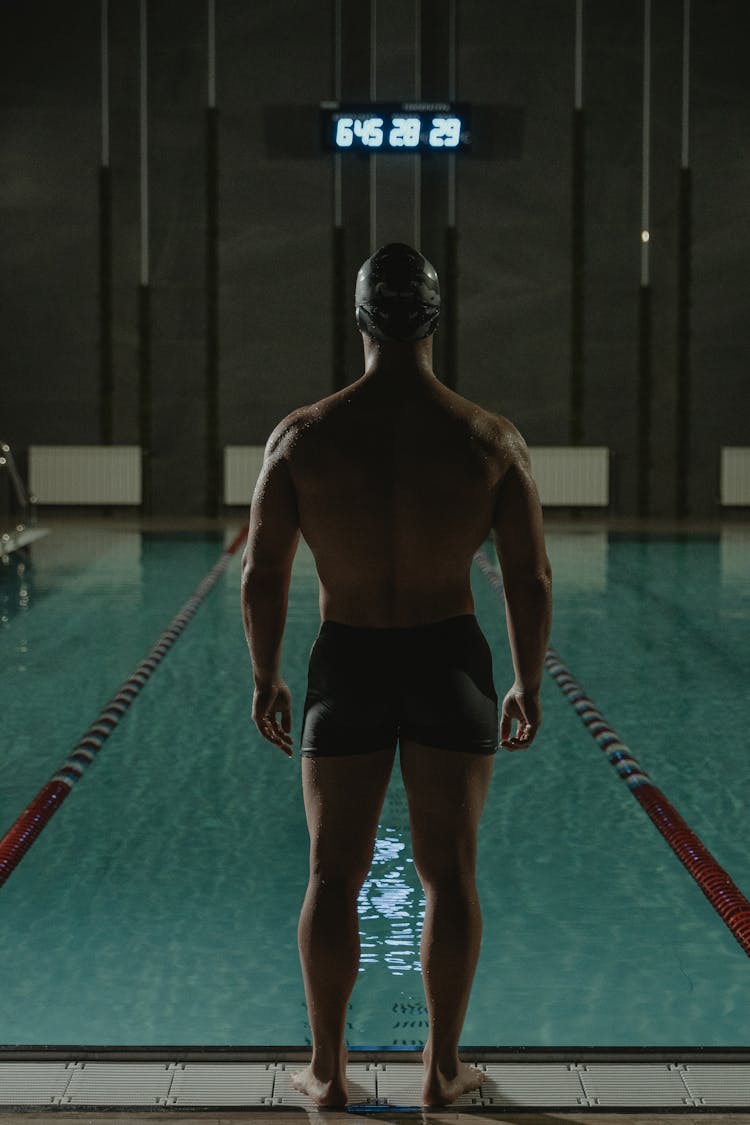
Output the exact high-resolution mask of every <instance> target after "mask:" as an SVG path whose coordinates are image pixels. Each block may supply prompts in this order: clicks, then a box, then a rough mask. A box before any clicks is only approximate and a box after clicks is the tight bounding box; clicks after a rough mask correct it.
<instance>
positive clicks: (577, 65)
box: [573, 0, 583, 109]
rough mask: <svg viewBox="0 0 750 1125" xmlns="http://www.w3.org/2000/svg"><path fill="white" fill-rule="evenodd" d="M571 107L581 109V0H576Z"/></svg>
mask: <svg viewBox="0 0 750 1125" xmlns="http://www.w3.org/2000/svg"><path fill="white" fill-rule="evenodd" d="M573 106H574V108H575V109H583V0H576V30H575V60H574V88H573Z"/></svg>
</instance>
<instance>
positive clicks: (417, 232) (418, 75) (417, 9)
mask: <svg viewBox="0 0 750 1125" xmlns="http://www.w3.org/2000/svg"><path fill="white" fill-rule="evenodd" d="M421 97H422V0H414V98H415V100H416V101H420V99H421ZM412 159H413V161H414V237H413V239H412V243H413V245H414V246H416V247H417V249H419V247H420V246H421V244H422V156H421V154H420V153H415V154H414V156H413V157H412Z"/></svg>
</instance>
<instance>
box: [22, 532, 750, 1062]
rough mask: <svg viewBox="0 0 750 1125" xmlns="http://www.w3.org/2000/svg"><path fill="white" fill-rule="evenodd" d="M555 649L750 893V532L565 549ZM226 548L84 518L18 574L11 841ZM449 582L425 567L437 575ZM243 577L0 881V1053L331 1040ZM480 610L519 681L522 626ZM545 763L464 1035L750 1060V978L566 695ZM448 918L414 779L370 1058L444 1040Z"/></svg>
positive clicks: (367, 893) (488, 836)
mask: <svg viewBox="0 0 750 1125" xmlns="http://www.w3.org/2000/svg"><path fill="white" fill-rule="evenodd" d="M548 545H549V553H550V557H551V559H552V563H553V568H554V571H555V618H554V625H553V636H552V640H553V643H554V644H555V647H556V648H557V649H558V651H559V653H560V655H561V657H562V659H563V660H564V661H565V662H566V663H567V664H568V666H569V667H570V668H571V670H572V671H573V673H574V674H575V675H576V677H577V678H578V679H579V680H580V681H581V682H582V683H583V685H584V687H585V688H586V690H587V691H588V693H589V694H590V695H591V697H592V698H593V699H594V701H595V703H596V704H597V706H598V707H599V708H600V709H601V710H602V711H603V712H604V715H605V716H606V718H607V719H608V721H609V723H610V724H611V725H612V726H613V727H615V729H616V730H617V731H618V733H619V734H620V736H621V737H622V739H623V740H624V741H625V742H626V743H627V744H628V745H629V746H630V747H631V749H632V751H633V752H634V753H635V755H636V757H637V758H638V759H639V760H640V762H641V764H642V765H643V766H644V767H645V769H646V770H647V771H648V772H649V773H650V775H651V777H652V779H653V781H654V784H656V785H658V786H659V787H660V788H661V789H662V790H663V792H664V793H665V794H666V796H667V797H668V798H669V799H670V800H671V802H672V803H673V804H674V805H675V806H676V807H677V809H678V810H679V812H680V813H681V814H682V816H683V817H684V818H685V819H686V820H687V821H688V823H689V824H690V825H691V827H692V828H693V829H694V830H695V831H696V832H697V833H698V834H699V835H700V836H701V838H702V839H703V842H704V844H705V845H706V846H707V847H708V848H709V850H710V851H712V852H713V854H714V856H715V857H716V859H717V860H718V861H719V862H720V863H721V864H722V865H724V866H725V867H726V868H727V870H728V871H729V874H730V875H731V876H732V878H733V879H734V880H735V882H736V883H737V884H738V885H739V887H740V888H741V889H742V890H743V891H744V892H745V894H749V893H750V848H748V839H747V835H748V833H747V826H746V822H747V813H746V808H747V801H748V794H749V793H750V762H749V761H748V756H747V753H746V749H745V738H744V735H745V727H746V723H747V717H748V716H747V711H748V708H747V702H746V699H747V688H746V680H747V658H746V643H747V635H748V621H749V620H750V594H749V593H748V586H747V581H746V575H747V573H748V572H749V571H750V568H749V566H748V563H749V562H750V537H749V536H748V535H747V534H746V533H745V532H743V531H742V529H740V528H734V529H729V530H727V531H724V532H723V533H722V534H721V535H716V536H707V537H703V538H700V537H676V538H674V537H673V538H669V537H661V538H659V537H650V538H635V537H626V536H617V535H613V534H607V533H606V532H605V531H601V532H599V531H592V532H575V531H565V532H550V533H549V535H548ZM221 549H222V539H221V538H220V537H218V536H215V535H203V536H195V535H185V534H158V533H149V532H143V533H141V532H135V531H125V530H121V531H119V530H117V528H116V527H113V528H112V529H111V530H103V529H102V528H93V527H92V528H74V527H71V528H68V529H65V528H64V527H62V526H61V527H59V528H57V529H56V530H55V532H54V533H53V534H52V535H51V536H49V537H48V538H47V539H45V540H42V541H40V543H38V544H37V545H36V547H35V551H34V565H33V567H31V568H29V569H27V571H26V573H25V574H22V575H20V576H19V575H18V574H16V571H15V567H13V566H11V567H4V568H3V569H2V574H1V576H0V618H2V621H1V625H2V629H1V630H0V635H1V636H2V643H3V650H4V651H3V675H2V687H1V688H0V706H1V707H2V715H3V734H4V738H3V745H4V755H3V758H4V769H3V773H2V786H1V791H0V832H4V831H5V830H6V829H7V827H9V825H10V824H11V823H12V821H13V820H14V819H15V817H16V816H17V815H18V814H19V813H20V812H21V810H22V809H23V808H24V807H25V805H26V804H28V802H29V801H30V800H31V799H32V797H33V796H34V795H35V794H36V792H37V791H38V790H39V788H40V787H41V786H42V785H43V784H44V783H45V782H46V781H47V780H48V779H49V777H50V776H51V775H52V774H53V773H54V772H55V770H56V769H57V768H58V767H59V766H60V764H61V763H62V761H63V760H64V759H65V758H66V757H67V754H68V753H69V751H70V749H71V748H72V747H73V746H74V745H75V743H76V742H77V741H78V739H79V738H80V736H81V735H82V733H83V732H84V730H85V729H86V728H87V727H88V726H89V724H90V722H91V721H92V720H93V719H94V718H95V716H96V715H97V714H98V712H99V710H100V708H101V706H102V705H103V703H105V702H106V701H107V700H108V699H109V698H110V697H111V696H112V695H113V694H114V692H115V691H116V689H117V688H118V686H119V684H120V683H121V682H122V681H123V680H124V679H125V677H126V676H127V675H128V674H129V673H130V672H131V671H132V669H133V668H134V667H135V665H136V664H137V663H138V661H139V660H140V659H141V658H142V657H143V656H144V655H145V654H146V652H147V651H148V650H149V649H150V647H151V645H152V644H153V642H154V641H155V640H156V638H157V637H158V635H159V634H160V633H161V631H162V630H163V629H164V628H165V627H166V625H167V624H168V623H169V621H170V620H171V618H172V617H173V616H174V614H175V613H176V612H177V610H178V609H179V607H180V606H181V605H182V604H183V602H184V601H185V600H186V598H187V597H188V596H189V595H190V594H191V593H192V591H193V589H194V588H195V586H196V585H197V584H198V582H199V581H200V579H201V578H202V577H203V576H204V574H205V573H206V572H207V571H208V570H209V569H210V567H211V566H212V565H213V563H214V562H215V561H216V560H217V558H218V557H219V554H220V552H221ZM425 565H426V566H427V565H429V558H428V557H427V556H426V558H425ZM238 585H239V558H238V557H235V559H234V560H233V562H232V564H231V566H230V568H229V570H228V572H227V573H226V574H225V576H224V577H223V578H222V579H221V580H220V582H219V584H218V585H217V587H216V588H215V589H214V590H213V591H212V592H211V593H210V594H209V596H208V598H207V600H206V602H205V603H204V605H203V606H202V607H201V608H200V609H199V611H198V613H197V615H196V617H195V618H194V620H193V621H192V622H191V624H190V625H189V626H188V628H187V629H186V631H185V633H184V634H183V635H182V637H181V638H180V639H179V641H178V642H177V643H176V645H175V646H174V648H173V649H172V651H171V652H170V653H169V655H168V656H167V657H166V659H165V660H164V662H163V663H162V664H161V665H160V667H159V668H158V670H157V671H156V672H155V674H154V676H153V677H152V679H151V680H150V681H149V683H148V685H147V686H146V688H145V689H144V691H143V692H142V693H141V695H140V696H139V697H138V699H137V700H136V702H135V703H134V704H133V706H132V708H131V709H130V711H129V712H128V714H127V716H126V717H125V719H124V720H123V721H122V722H121V724H120V725H119V726H118V727H117V728H116V729H115V731H114V732H113V734H112V735H111V737H110V738H109V740H108V741H107V743H106V744H105V747H104V750H103V751H102V753H101V755H100V757H99V759H98V760H97V762H96V763H95V764H94V765H93V766H92V767H91V769H90V770H88V771H87V773H86V774H85V776H84V777H83V779H82V780H81V781H80V782H79V783H78V784H77V785H76V786H75V788H74V790H73V792H72V794H71V796H70V797H69V798H68V800H67V801H66V802H65V805H64V806H63V807H62V808H61V810H60V812H59V813H58V814H57V815H56V816H55V817H54V818H53V820H52V821H51V822H50V824H49V825H48V826H47V828H46V829H45V830H44V831H43V832H42V834H41V836H40V837H39V839H38V840H37V842H36V843H35V844H34V846H33V847H32V848H31V850H30V851H29V853H28V854H27V856H26V857H25V859H24V860H23V861H22V862H21V864H20V866H19V867H18V869H17V870H16V871H15V873H14V874H13V875H12V876H11V877H10V879H9V880H8V882H7V884H6V885H5V886H4V887H3V888H0V942H2V948H3V950H4V957H3V958H2V961H1V962H0V1042H2V1043H6V1044H10V1043H14V1044H43V1043H46V1044H61V1045H62V1044H111V1045H123V1044H143V1045H150V1044H154V1045H181V1044H183V1045H184V1044H225V1045H230V1044H231V1045H239V1044H268V1045H277V1046H278V1045H291V1044H304V1043H307V1042H309V1027H308V1024H307V1017H306V1012H305V1004H304V994H303V989H302V981H301V976H300V972H299V965H298V959H297V948H296V923H297V916H298V912H299V906H300V903H301V900H302V896H303V894H304V889H305V883H306V876H307V834H306V828H305V820H304V812H303V807H302V800H301V792H300V778H299V758H298V757H296V756H295V758H294V759H293V760H291V761H290V760H288V759H287V758H286V757H285V756H284V755H283V754H281V753H280V752H279V751H277V750H274V749H273V748H272V747H270V746H269V745H268V744H267V743H264V742H262V741H261V739H260V738H259V736H258V735H257V734H256V733H255V730H254V728H253V726H252V724H251V722H250V705H251V699H252V685H251V675H250V666H249V660H248V656H247V651H246V647H245V642H244V638H243V635H242V629H241V624H240V618H239V605H238V601H239V595H238ZM473 585H474V590H475V599H476V607H477V615H478V617H479V620H480V622H481V624H482V626H483V628H484V629H485V632H486V633H487V636H488V638H489V640H490V642H491V645H492V648H493V653H494V656H495V676H496V685H497V689H498V694H499V695H500V696H502V694H504V691H505V689H506V687H507V686H508V685H509V683H510V679H511V665H510V658H509V655H508V652H507V641H506V640H505V636H504V625H503V620H502V613H501V607H500V605H499V603H498V600H497V596H496V594H495V593H494V592H493V591H492V589H491V588H490V586H489V585H488V583H487V581H486V579H485V578H484V577H483V576H482V574H481V573H480V572H479V571H478V570H476V571H475V573H474V575H473ZM317 628H318V610H317V583H316V579H315V572H314V566H313V562H312V558H311V556H310V554H309V552H308V551H307V549H306V548H305V547H304V546H303V547H302V548H301V549H300V552H299V555H298V557H297V561H296V563H295V573H294V580H293V586H292V592H291V597H290V606H289V620H288V627H287V635H286V640H285V646H284V661H283V663H284V674H285V678H286V679H287V682H288V683H289V685H290V688H291V690H292V695H293V700H294V707H295V710H294V719H295V727H294V733H295V736H296V737H297V738H298V736H299V727H300V721H301V709H302V703H303V699H304V689H305V677H306V664H307V657H308V653H309V649H310V646H311V644H312V642H313V640H314V637H315V635H316V632H317ZM543 703H544V708H545V722H544V726H543V729H542V732H541V734H540V735H539V738H538V741H537V744H536V745H535V747H534V748H533V749H532V750H530V751H529V752H528V753H526V754H515V755H512V754H506V753H503V752H502V751H501V752H500V753H499V754H498V756H497V760H496V768H495V774H494V778H493V782H492V789H491V793H490V797H489V800H488V804H487V809H486V812H485V816H484V819H483V822H482V827H481V832H480V854H479V886H480V895H481V898H482V904H483V910H484V919H485V930H484V943H483V948H482V955H481V960H480V964H479V968H478V971H477V977H476V982H475V987H474V991H473V994H472V1000H471V1004H470V1008H469V1013H468V1016H467V1020H466V1024H465V1028H464V1034H463V1040H462V1041H463V1043H464V1044H467V1045H468V1044H472V1045H479V1044H483V1045H498V1046H500V1045H529V1046H573V1045H576V1046H584V1045H592V1046H603V1045H607V1046H615V1045H623V1046H631V1045H638V1046H649V1045H653V1046H658V1045H674V1046H678V1045H703V1046H711V1045H713V1046H730V1045H742V1044H745V1043H746V1040H747V1019H746V1012H747V1003H746V994H747V981H748V959H747V957H746V955H745V954H744V953H743V951H742V950H741V948H740V947H739V945H737V943H736V942H735V941H734V939H733V938H732V936H731V934H730V933H729V931H728V930H727V929H726V927H725V926H724V924H723V923H722V922H721V920H720V919H719V917H718V916H717V914H716V913H715V912H714V910H713V909H712V908H711V906H710V905H709V903H708V902H707V901H706V899H705V898H704V897H703V895H702V894H701V892H700V891H699V890H698V888H697V886H696V885H695V883H694V882H693V881H692V879H691V878H690V877H689V875H688V874H687V872H686V871H685V870H684V868H683V867H682V866H681V864H680V863H679V861H678V860H677V859H676V857H675V856H674V855H673V853H672V852H671V851H670V849H669V848H668V847H667V845H666V843H665V842H664V840H663V839H662V838H661V836H660V835H659V834H658V832H657V831H656V829H655V828H654V827H653V825H652V824H651V823H650V821H649V820H648V818H647V817H646V816H645V814H644V812H643V810H642V809H641V808H640V806H639V805H638V804H637V802H636V801H635V800H634V799H633V797H632V795H631V793H630V792H629V790H628V789H627V787H626V786H625V785H624V784H623V783H622V782H621V781H620V780H619V779H618V777H617V775H616V773H615V771H614V770H613V769H612V768H611V766H610V765H609V764H608V762H607V760H606V758H605V756H604V755H603V754H602V753H601V752H600V751H599V750H598V748H597V746H596V744H595V743H594V741H593V740H592V738H591V737H590V735H589V734H588V733H587V731H586V730H585V729H584V727H583V726H582V725H581V723H580V721H579V720H578V718H577V717H576V715H575V713H574V711H573V709H572V708H571V706H570V705H569V703H567V701H566V700H565V699H564V697H563V696H562V694H561V693H560V691H559V690H558V688H557V687H556V685H555V684H554V683H553V682H552V681H551V680H550V679H549V678H547V680H546V681H545V685H544V689H543ZM423 909H424V907H423V898H422V894H421V888H420V886H419V882H418V880H417V877H416V873H415V870H414V865H413V862H412V858H411V850H410V844H409V838H408V818H407V811H406V801H405V796H404V793H403V788H402V785H401V780H400V777H399V774H398V770H397V769H396V770H395V772H394V777H393V783H392V786H391V790H390V793H389V795H388V798H387V800H386V804H385V807H384V810H383V814H382V818H381V824H380V827H379V831H378V840H377V845H376V853H375V860H374V862H373V866H372V870H371V873H370V876H369V878H368V880H367V881H366V883H365V886H364V888H363V890H362V895H361V900H360V919H361V934H362V962H361V970H360V976H359V980H358V984H357V987H356V989H355V992H354V995H353V997H352V1002H351V1006H350V1010H349V1014H348V1022H347V1037H348V1041H349V1043H350V1045H352V1046H383V1047H390V1046H409V1045H418V1044H421V1043H423V1042H424V1039H425V1036H426V1030H427V1028H426V1013H425V1008H424V998H423V993H422V987H421V976H420V972H419V931H420V925H421V919H422V915H423Z"/></svg>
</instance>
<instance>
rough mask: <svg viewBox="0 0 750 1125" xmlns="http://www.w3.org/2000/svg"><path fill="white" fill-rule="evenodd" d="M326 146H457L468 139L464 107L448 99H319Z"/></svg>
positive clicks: (386, 149)
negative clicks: (384, 100)
mask: <svg viewBox="0 0 750 1125" xmlns="http://www.w3.org/2000/svg"><path fill="white" fill-rule="evenodd" d="M320 112H321V122H322V128H323V145H324V147H325V148H326V149H328V150H329V151H330V152H388V153H399V152H411V153H425V152H437V153H441V152H446V153H449V152H461V151H465V150H466V149H468V148H469V147H470V145H471V130H470V127H469V110H468V106H466V105H451V104H449V103H447V102H370V103H367V104H363V103H359V104H356V105H354V104H352V105H348V104H344V103H340V102H324V103H323V104H322V105H321V107H320Z"/></svg>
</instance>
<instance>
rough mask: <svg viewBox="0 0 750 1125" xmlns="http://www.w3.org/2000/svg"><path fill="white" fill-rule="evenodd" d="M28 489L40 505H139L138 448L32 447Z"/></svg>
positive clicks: (125, 446) (139, 469) (139, 460)
mask: <svg viewBox="0 0 750 1125" xmlns="http://www.w3.org/2000/svg"><path fill="white" fill-rule="evenodd" d="M29 487H30V489H31V492H32V494H33V495H34V496H35V497H36V499H37V501H38V502H39V503H40V504H140V502H141V450H140V447H139V446H137V445H32V446H30V447H29Z"/></svg>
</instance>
